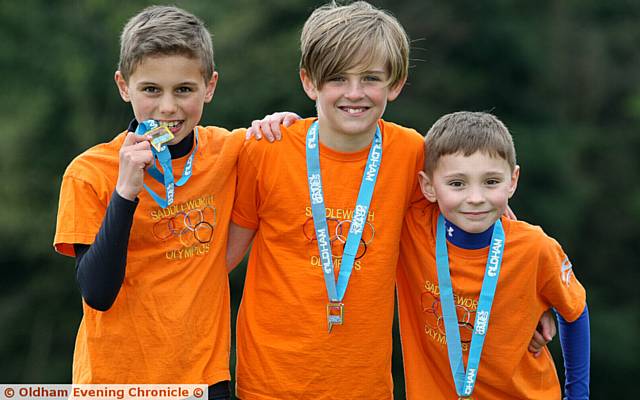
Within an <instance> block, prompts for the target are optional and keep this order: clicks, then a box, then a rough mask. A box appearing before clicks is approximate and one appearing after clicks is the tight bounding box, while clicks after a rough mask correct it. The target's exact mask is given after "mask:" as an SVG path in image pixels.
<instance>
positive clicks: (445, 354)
mask: <svg viewBox="0 0 640 400" xmlns="http://www.w3.org/2000/svg"><path fill="white" fill-rule="evenodd" d="M425 157H426V160H425V169H424V172H420V175H419V180H420V185H421V188H422V192H423V194H424V196H425V197H426V198H427V199H428V200H429V201H431V202H437V206H436V205H435V204H433V203H432V204H429V205H427V204H426V202H422V203H420V204H419V205H416V206H414V207H412V209H411V210H410V211H409V212H408V214H407V218H406V223H405V227H404V228H403V236H402V240H401V245H400V247H401V253H400V254H401V255H400V268H398V278H397V285H398V303H399V310H400V333H401V336H402V347H403V355H404V366H405V377H406V388H407V398H409V399H423V398H429V399H434V400H439V399H443V400H444V399H455V398H458V396H461V397H463V398H473V399H559V398H560V397H561V396H560V385H559V383H558V377H557V375H556V370H555V367H554V363H553V360H552V358H551V355H550V353H549V352H548V350H547V349H546V348H545V349H544V352H543V354H542V356H541V357H538V358H535V357H533V356H532V355H531V354H529V353H528V352H527V344H528V342H529V339H530V338H531V334H532V333H533V332H534V331H535V329H536V325H537V324H538V319H539V318H540V316H541V315H542V313H543V312H545V311H546V310H548V309H550V308H551V307H553V308H555V309H556V310H557V312H558V313H559V316H558V317H559V322H560V324H559V325H560V340H561V344H562V348H563V354H564V358H565V366H566V368H565V369H566V381H565V396H566V397H565V398H566V399H569V400H576V399H588V396H589V319H588V313H587V308H586V301H585V290H584V288H583V287H582V285H581V284H580V282H578V280H577V279H576V277H575V275H574V273H573V269H572V266H571V262H570V261H569V258H568V257H567V256H566V255H565V253H564V252H563V250H562V248H561V247H560V245H559V244H558V243H557V242H556V241H555V240H553V239H552V238H550V237H548V236H547V235H545V233H544V232H543V231H542V230H541V229H540V228H539V227H536V226H532V225H529V224H527V223H525V222H522V221H514V220H509V219H506V218H504V217H503V218H501V215H503V212H504V210H505V208H506V207H507V201H508V199H509V198H510V197H511V196H512V195H513V193H514V192H515V190H516V186H517V181H518V177H519V172H520V168H519V167H518V166H517V165H516V164H515V149H514V146H513V141H512V139H511V135H510V134H509V132H508V130H507V128H506V127H505V126H504V125H503V124H502V122H500V121H499V120H498V119H497V118H495V117H494V116H492V115H490V114H486V113H470V112H459V113H454V114H449V115H446V116H444V117H442V118H440V119H439V120H438V121H437V122H436V123H435V124H434V125H433V127H432V128H431V130H430V131H429V133H428V134H427V136H426V138H425ZM438 208H439V210H438ZM565 319H566V321H565ZM567 321H573V322H571V323H569V322H567ZM483 344H484V346H483ZM452 371H455V372H452ZM453 376H456V379H455V380H454V378H453ZM465 396H467V397H465ZM469 396H470V397H469Z"/></svg>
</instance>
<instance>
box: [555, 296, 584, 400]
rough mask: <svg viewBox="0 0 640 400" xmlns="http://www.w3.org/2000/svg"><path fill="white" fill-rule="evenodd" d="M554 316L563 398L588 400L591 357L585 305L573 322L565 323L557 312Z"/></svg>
mask: <svg viewBox="0 0 640 400" xmlns="http://www.w3.org/2000/svg"><path fill="white" fill-rule="evenodd" d="M556 316H557V317H558V330H559V334H560V345H561V347H562V356H563V358H564V374H565V381H564V395H565V397H564V398H565V399H566V400H588V399H589V371H590V365H589V364H590V355H591V338H590V332H589V310H588V309H587V306H586V305H585V306H584V311H583V312H582V314H581V315H580V316H579V317H578V319H576V320H575V321H573V322H567V321H566V320H565V319H564V318H562V316H561V315H560V314H558V313H557V312H556Z"/></svg>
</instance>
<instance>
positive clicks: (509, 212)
mask: <svg viewBox="0 0 640 400" xmlns="http://www.w3.org/2000/svg"><path fill="white" fill-rule="evenodd" d="M503 215H504V216H505V217H507V219H510V220H513V221H517V220H518V217H517V216H516V213H514V212H513V210H512V209H511V207H509V206H508V205H507V208H506V209H505V210H504V214H503Z"/></svg>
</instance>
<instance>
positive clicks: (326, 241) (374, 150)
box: [307, 121, 382, 302]
mask: <svg viewBox="0 0 640 400" xmlns="http://www.w3.org/2000/svg"><path fill="white" fill-rule="evenodd" d="M381 160H382V134H381V133H380V128H379V127H377V128H376V133H375V136H374V138H373V143H372V144H371V150H369V158H368V159H367V164H366V166H365V169H364V175H363V176H362V183H361V184H360V192H359V193H358V199H357V201H356V207H355V209H354V211H353V218H352V221H351V227H350V228H349V234H348V236H347V242H346V244H345V247H344V253H343V255H342V263H341V264H340V274H339V275H338V281H337V284H336V280H335V275H334V272H333V257H332V255H331V241H330V238H331V233H330V232H329V228H328V226H327V218H326V211H325V205H324V193H323V191H322V177H321V175H320V150H319V144H318V121H316V122H314V123H313V124H312V125H311V127H310V128H309V130H308V131H307V178H308V182H309V195H310V197H311V212H312V214H313V225H314V228H315V232H316V239H317V240H318V249H319V250H320V260H321V261H322V271H323V273H324V281H325V285H326V287H327V295H328V296H329V300H330V301H332V302H339V301H342V299H343V298H344V294H345V292H346V290H347V285H348V284H349V278H350V277H351V270H352V269H353V262H354V261H355V257H356V254H357V251H358V246H359V245H360V239H361V238H362V231H363V230H364V226H365V223H366V221H367V216H368V215H369V205H370V204H371V197H372V196H373V189H374V187H375V185H376V179H377V177H378V170H379V169H380V161H381Z"/></svg>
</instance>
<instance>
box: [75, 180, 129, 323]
mask: <svg viewBox="0 0 640 400" xmlns="http://www.w3.org/2000/svg"><path fill="white" fill-rule="evenodd" d="M137 205H138V200H137V199H136V200H135V201H129V200H127V199H125V198H122V197H121V196H120V195H119V194H118V193H117V192H116V191H115V190H114V192H113V195H112V196H111V201H110V202H109V206H108V207H107V212H106V213H105V216H104V220H103V221H102V226H101V227H100V230H99V231H98V234H97V235H96V239H95V241H94V242H93V243H92V244H91V245H90V246H88V245H83V244H75V245H74V250H75V252H76V281H77V282H78V286H79V287H80V293H81V294H82V298H84V301H85V302H86V303H87V304H88V305H89V307H91V308H93V309H96V310H98V311H107V310H108V309H109V308H111V306H112V305H113V303H114V302H115V300H116V297H117V296H118V292H119V291H120V287H121V286H122V282H123V281H124V275H125V267H126V265H127V249H128V247H129V246H128V245H129V234H130V233H131V225H132V224H133V214H134V212H135V210H136V207H137Z"/></svg>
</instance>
